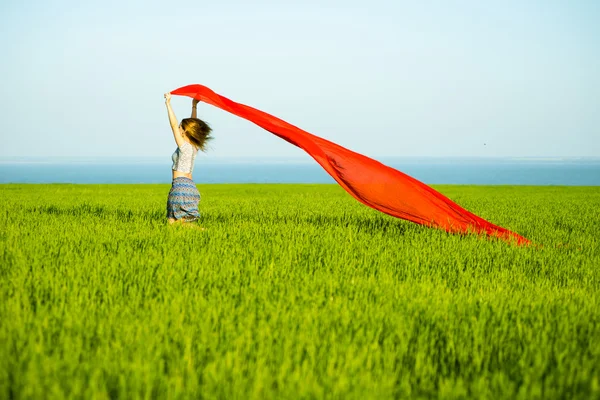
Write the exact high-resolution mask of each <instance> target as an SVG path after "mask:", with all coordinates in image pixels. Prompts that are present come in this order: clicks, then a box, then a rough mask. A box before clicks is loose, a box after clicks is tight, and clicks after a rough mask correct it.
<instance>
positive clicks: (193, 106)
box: [192, 99, 200, 118]
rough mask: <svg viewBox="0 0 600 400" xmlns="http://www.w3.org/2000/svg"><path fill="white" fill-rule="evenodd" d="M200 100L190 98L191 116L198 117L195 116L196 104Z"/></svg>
mask: <svg viewBox="0 0 600 400" xmlns="http://www.w3.org/2000/svg"><path fill="white" fill-rule="evenodd" d="M199 101H200V100H196V99H192V118H198V117H197V116H196V105H197V104H198V102H199Z"/></svg>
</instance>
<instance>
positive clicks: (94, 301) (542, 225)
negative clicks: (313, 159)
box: [0, 184, 600, 399]
mask: <svg viewBox="0 0 600 400" xmlns="http://www.w3.org/2000/svg"><path fill="white" fill-rule="evenodd" d="M197 186H198V188H199V190H200V193H201V194H202V201H201V203H200V211H201V213H202V214H203V220H202V223H201V224H202V226H204V227H206V228H207V230H206V231H202V230H199V229H195V228H193V227H192V226H185V225H184V226H177V225H175V226H169V225H168V224H167V223H166V219H165V207H166V198H167V194H168V191H169V188H170V186H169V185H69V184H56V185H26V184H8V185H0V226H2V230H1V240H0V257H1V259H0V264H1V265H0V398H2V399H6V398H15V399H16V398H31V399H43V398H96V399H103V398H122V399H135V398H146V399H154V398H173V399H179V398H181V399H187V398H190V399H289V398H294V399H295V398H298V399H308V398H311V399H312V398H316V399H318V398H337V399H370V398H376V399H391V398H440V399H455V398H474V399H503V398H505V399H536V398H569V399H571V398H580V399H593V398H600V215H599V214H600V211H599V210H600V187H587V188H585V187H511V186H505V187H502V186H496V187H493V186H489V187H486V186H436V189H438V190H440V191H441V192H442V193H444V194H446V195H447V196H449V197H450V198H452V199H453V200H455V201H457V202H458V203H459V204H461V205H462V206H464V207H466V208H467V209H468V210H470V211H473V212H475V213H476V214H478V215H480V216H482V217H483V218H486V219H488V220H490V221H492V222H494V223H496V224H499V225H501V226H504V227H507V228H509V229H512V230H514V231H516V232H518V233H520V234H522V235H524V236H525V237H527V238H529V239H531V240H533V241H534V242H535V243H537V244H541V245H542V247H529V248H524V247H521V248H520V247H516V246H512V245H508V244H506V243H504V242H501V241H496V240H486V239H481V238H478V237H476V236H457V235H449V234H447V233H445V232H442V231H439V230H434V229H428V228H425V227H421V226H418V225H414V224H411V223H408V222H405V221H401V220H397V219H395V218H392V217H389V216H387V215H384V214H381V213H379V212H377V211H374V210H372V209H369V208H367V207H365V206H363V205H361V204H360V203H358V202H356V201H355V200H354V199H353V198H351V197H350V196H349V195H348V194H346V193H345V192H344V191H343V190H342V189H341V188H340V187H338V186H337V185H204V184H198V185H197Z"/></svg>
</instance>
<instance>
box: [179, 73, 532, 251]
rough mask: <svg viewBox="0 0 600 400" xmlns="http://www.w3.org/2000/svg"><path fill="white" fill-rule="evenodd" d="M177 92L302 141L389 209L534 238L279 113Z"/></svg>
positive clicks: (456, 228) (372, 203)
mask: <svg viewBox="0 0 600 400" xmlns="http://www.w3.org/2000/svg"><path fill="white" fill-rule="evenodd" d="M171 94H174V95H181V96H189V97H192V98H194V99H197V100H200V101H203V102H205V103H208V104H212V105H213V106H215V107H219V108H221V109H222V110H225V111H228V112H230V113H232V114H235V115H237V116H239V117H242V118H245V119H247V120H248V121H251V122H254V123H255V124H256V125H258V126H260V127H262V128H264V129H266V130H267V131H269V132H271V133H273V134H274V135H276V136H279V137H280V138H282V139H283V140H286V141H288V142H289V143H291V144H293V145H295V146H298V147H300V148H301V149H302V150H304V151H306V152H307V153H308V154H309V155H310V156H311V157H312V158H314V159H315V161H317V162H318V163H319V164H320V165H321V166H322V167H323V168H324V169H325V171H327V173H328V174H329V175H331V176H332V177H333V179H335V180H336V181H337V183H339V184H340V186H341V187H343V188H344V189H345V190H346V191H347V192H348V193H350V195H352V197H354V198H355V199H356V200H358V201H360V202H361V203H363V204H365V205H367V206H369V207H371V208H374V209H376V210H379V211H381V212H383V213H386V214H389V215H392V216H394V217H398V218H402V219H405V220H408V221H412V222H414V223H417V224H422V225H427V226H431V227H437V228H441V229H444V230H445V231H447V232H451V233H477V234H486V235H488V236H494V237H498V238H500V239H504V240H507V241H510V242H516V243H517V244H528V243H530V241H529V240H528V239H526V238H524V237H522V236H520V235H518V234H516V233H514V232H511V231H509V230H507V229H505V228H502V227H500V226H497V225H494V224H492V223H490V222H488V221H486V220H484V219H483V218H480V217H478V216H477V215H475V214H473V213H471V212H469V211H467V210H465V209H464V208H462V207H461V206H459V205H458V204H456V203H455V202H453V201H452V200H450V199H449V198H447V197H446V196H444V195H443V194H441V193H439V192H437V191H436V190H434V189H433V188H431V187H429V186H427V185H426V184H424V183H423V182H420V181H418V180H416V179H415V178H412V177H410V176H408V175H406V174H404V173H402V172H400V171H398V170H396V169H394V168H391V167H388V166H387V165H384V164H382V163H380V162H379V161H376V160H373V159H371V158H369V157H366V156H363V155H362V154H358V153H355V152H353V151H351V150H348V149H346V148H344V147H342V146H340V145H337V144H335V143H333V142H330V141H328V140H325V139H323V138H320V137H318V136H315V135H312V134H310V133H308V132H306V131H303V130H302V129H300V128H298V127H296V126H294V125H291V124H289V123H287V122H285V121H283V120H281V119H279V118H277V117H274V116H273V115H270V114H267V113H265V112H263V111H260V110H257V109H255V108H252V107H249V106H247V105H244V104H240V103H236V102H234V101H232V100H229V99H228V98H226V97H223V96H221V95H219V94H217V93H215V92H213V91H212V90H211V89H209V88H207V87H206V86H203V85H188V86H183V87H180V88H179V89H176V90H174V91H172V92H171Z"/></svg>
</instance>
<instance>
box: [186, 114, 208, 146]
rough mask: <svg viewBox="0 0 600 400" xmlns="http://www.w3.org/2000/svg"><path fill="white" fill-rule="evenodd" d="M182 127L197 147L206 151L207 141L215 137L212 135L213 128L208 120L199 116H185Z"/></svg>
mask: <svg viewBox="0 0 600 400" xmlns="http://www.w3.org/2000/svg"><path fill="white" fill-rule="evenodd" d="M181 127H182V128H183V131H184V132H185V134H186V135H187V137H188V138H189V139H190V142H192V144H194V145H195V146H196V148H198V149H199V150H202V151H206V142H208V141H209V140H211V139H212V138H213V137H212V136H210V132H211V131H212V129H211V127H210V126H208V124H207V123H206V122H204V121H202V120H201V119H198V118H184V119H182V120H181Z"/></svg>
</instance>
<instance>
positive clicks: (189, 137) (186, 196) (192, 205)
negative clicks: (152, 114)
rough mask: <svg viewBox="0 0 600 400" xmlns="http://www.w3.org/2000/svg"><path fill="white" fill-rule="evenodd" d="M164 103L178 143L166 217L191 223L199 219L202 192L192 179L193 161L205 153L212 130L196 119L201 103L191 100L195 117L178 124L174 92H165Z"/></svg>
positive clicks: (172, 220)
mask: <svg viewBox="0 0 600 400" xmlns="http://www.w3.org/2000/svg"><path fill="white" fill-rule="evenodd" d="M165 104H166V105H167V112H168V114H169V123H170V124H171V129H172V130H173V136H174V137H175V142H176V143H177V149H176V150H175V152H174V153H173V156H172V157H171V159H172V160H173V167H172V170H173V181H172V185H171V190H170V191H169V197H168V199H167V218H168V220H169V223H170V224H172V223H174V222H177V221H179V222H192V221H196V220H198V219H199V218H200V213H199V212H198V203H199V202H200V192H199V191H198V189H197V188H196V185H195V184H194V181H193V180H192V171H193V170H194V161H195V159H196V155H197V154H198V150H202V151H205V150H206V146H205V145H206V142H207V141H208V140H210V139H212V137H211V136H210V132H211V128H210V126H208V124H207V123H206V122H204V121H202V120H201V119H198V118H197V117H196V105H197V104H198V100H196V99H193V100H192V116H191V118H184V119H182V120H181V123H178V121H177V118H176V117H175V113H174V112H173V109H172V108H171V93H165Z"/></svg>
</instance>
